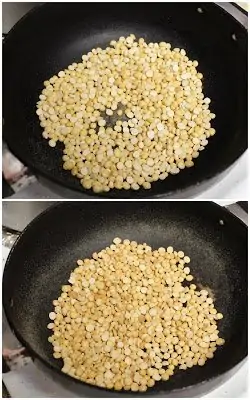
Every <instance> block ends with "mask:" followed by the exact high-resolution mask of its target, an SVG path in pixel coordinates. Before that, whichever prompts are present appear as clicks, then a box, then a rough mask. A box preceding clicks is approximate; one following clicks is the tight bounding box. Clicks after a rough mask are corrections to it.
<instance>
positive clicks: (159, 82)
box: [36, 34, 215, 193]
mask: <svg viewBox="0 0 250 400" xmlns="http://www.w3.org/2000/svg"><path fill="white" fill-rule="evenodd" d="M197 66H198V62H197V61H196V60H195V61H191V60H190V59H189V58H188V57H187V55H186V52H185V50H184V49H179V48H174V49H172V50H171V45H170V44H169V43H165V42H161V43H148V44H147V43H146V42H145V40H144V39H142V38H140V39H139V40H138V41H137V40H136V38H135V35H133V34H131V35H130V36H128V37H127V38H125V37H120V39H119V40H118V41H115V40H112V41H111V42H110V46H109V47H107V48H106V49H101V48H96V49H93V50H92V51H91V52H89V53H88V54H86V55H83V56H82V62H79V63H73V64H72V65H69V67H68V68H66V69H65V70H63V71H60V72H59V73H58V75H57V76H56V75H55V76H53V77H51V78H50V79H49V80H47V81H45V82H44V86H45V88H44V89H43V90H42V93H41V95H40V96H39V101H38V103H37V111H36V112H37V115H38V116H39V118H40V125H41V127H42V128H43V130H44V131H43V137H44V138H45V139H47V140H48V141H49V142H48V143H49V145H50V146H51V147H55V146H56V144H57V142H62V143H63V144H64V151H63V153H64V154H63V156H62V159H63V168H64V169H65V170H69V171H70V172H71V174H72V175H73V176H75V177H76V178H78V179H80V182H81V184H82V186H83V187H84V188H85V189H92V190H93V191H94V192H96V193H99V192H108V191H110V190H111V189H113V188H116V189H125V190H128V189H133V190H138V189H139V188H140V187H142V188H144V189H150V188H151V184H152V182H155V181H158V180H164V179H166V178H167V176H168V175H169V174H173V175H175V174H178V173H179V172H180V171H181V170H182V169H184V168H186V167H187V168H189V167H192V166H193V165H194V160H195V159H196V158H197V157H198V156H199V153H200V151H202V150H204V148H205V146H206V145H207V144H208V139H209V138H210V137H211V136H213V135H214V134H215V129H214V128H212V127H211V122H210V121H211V119H213V118H215V114H213V113H212V112H210V110H209V103H210V99H209V98H207V97H206V98H205V97H204V94H203V92H202V78H203V76H202V74H201V73H199V72H198V71H197Z"/></svg>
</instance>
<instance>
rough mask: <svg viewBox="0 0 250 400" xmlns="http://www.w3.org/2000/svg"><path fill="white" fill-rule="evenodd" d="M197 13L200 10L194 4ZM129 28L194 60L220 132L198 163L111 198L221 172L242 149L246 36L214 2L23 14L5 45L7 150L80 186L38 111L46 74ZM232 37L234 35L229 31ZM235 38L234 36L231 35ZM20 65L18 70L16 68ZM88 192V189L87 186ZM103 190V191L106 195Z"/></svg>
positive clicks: (156, 191)
mask: <svg viewBox="0 0 250 400" xmlns="http://www.w3.org/2000/svg"><path fill="white" fill-rule="evenodd" d="M198 9H199V10H202V12H199V10H198ZM130 33H134V34H135V35H136V36H137V37H143V38H145V40H146V41H148V42H150V41H157V42H160V41H167V42H170V43H171V44H172V46H173V47H179V48H184V49H185V50H186V51H187V54H188V56H189V57H190V58H191V59H197V60H198V61H199V71H200V72H202V74H203V75H204V93H205V95H206V96H208V97H210V98H211V99H212V103H211V111H212V112H214V113H215V114H216V115H217V117H216V119H215V120H214V124H213V126H214V127H215V129H216V131H217V133H216V135H215V136H214V137H213V138H210V140H209V145H208V146H207V148H206V150H205V151H204V152H202V153H201V154H200V157H199V158H198V159H197V160H196V162H195V167H193V168H191V169H185V170H184V171H181V173H180V174H179V175H177V176H170V177H168V178H167V179H166V180H165V181H163V182H156V183H154V184H153V187H152V190H150V191H147V190H143V189H141V190H139V191H138V192H135V191H124V190H123V191H118V190H117V191H116V190H112V191H111V192H109V193H108V194H106V196H108V197H121V196H122V197H138V196H140V197H141V196H142V197H144V196H149V195H160V194H163V193H172V192H175V191H178V190H181V189H184V188H187V187H192V186H193V185H196V184H198V183H200V182H202V181H203V180H205V179H207V178H210V177H212V176H214V175H215V174H217V173H218V172H221V171H223V170H224V169H225V168H226V167H228V166H229V165H230V164H231V163H232V162H233V161H235V160H236V159H237V157H239V156H240V155H241V154H242V153H243V151H244V150H245V149H246V147H247V144H246V143H247V134H246V132H247V128H246V127H247V113H246V107H247V100H246V99H247V58H246V57H247V50H246V49H247V34H246V33H244V30H242V29H241V28H240V26H239V24H238V23H237V22H236V21H235V20H234V19H233V18H232V17H231V16H230V15H228V14H226V13H225V12H224V11H223V10H221V9H220V8H219V7H218V6H215V5H214V4H209V3H201V4H200V3H187V4H186V3H185V4H184V3H179V4H178V3H161V4H160V3H158V4H157V7H155V6H154V4H153V3H146V4H143V7H142V5H141V4H140V3H130V4H129V5H128V4H125V3H114V4H112V6H111V5H108V3H106V4H100V3H99V4H98V5H95V4H93V3H84V4H83V3H65V4H63V5H60V7H59V6H58V5H57V4H55V3H54V4H53V3H52V4H47V5H44V6H41V7H38V8H37V9H36V10H35V11H33V12H32V13H31V14H30V15H28V16H27V17H25V18H24V19H23V20H22V21H21V22H20V23H19V24H18V25H17V26H16V28H15V29H14V31H13V32H12V33H10V34H9V37H8V38H7V40H6V43H5V46H4V55H3V60H4V65H3V68H4V121H5V126H4V128H5V129H4V130H5V134H6V135H5V136H6V141H7V143H8V145H9V146H10V148H11V150H12V151H13V152H14V153H15V154H16V155H17V156H18V157H19V158H20V159H21V160H23V161H24V162H25V163H26V164H27V165H29V166H30V167H33V168H35V169H36V171H37V172H39V173H40V174H42V175H45V176H46V177H48V178H50V179H52V180H55V181H56V182H58V183H61V184H63V185H64V186H67V187H69V188H71V189H75V190H80V191H83V188H82V187H81V185H80V182H79V181H78V179H76V178H74V177H72V176H71V174H70V173H69V172H67V171H64V170H63V169H62V159H61V156H62V150H63V147H62V146H60V145H58V146H57V147H56V148H55V149H52V148H50V147H49V146H48V144H47V141H46V140H44V139H43V138H42V136H41V133H42V129H41V128H40V126H39V120H38V118H37V116H36V114H35V111H36V102H37V101H38V96H39V94H40V92H41V90H42V89H43V81H45V80H47V79H48V78H50V77H51V76H53V75H54V74H57V73H58V72H59V71H60V70H62V69H64V68H66V67H67V66H68V65H69V64H71V63H72V62H78V61H80V60H81V55H82V54H84V53H87V52H88V51H90V50H91V49H92V48H93V47H102V48H104V47H106V46H107V45H108V43H109V42H110V40H111V39H117V38H119V37H120V36H126V35H128V34H130ZM232 35H234V36H232ZM233 38H236V40H234V39H233ZM17 70H18V73H17ZM88 193H89V194H92V192H91V191H88ZM103 195H105V194H103Z"/></svg>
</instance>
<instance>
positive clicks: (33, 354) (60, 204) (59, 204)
mask: <svg viewBox="0 0 250 400" xmlns="http://www.w3.org/2000/svg"><path fill="white" fill-rule="evenodd" d="M114 201H115V200H114ZM116 201H117V200H116ZM75 202H76V203H83V202H81V201H75ZM75 202H71V201H61V202H56V203H55V204H53V205H51V206H49V207H48V208H47V209H46V210H44V211H43V212H41V213H40V214H39V215H37V216H36V217H35V218H34V219H33V220H32V221H31V222H30V223H29V224H28V225H27V226H26V227H25V229H24V230H23V231H22V232H21V233H20V235H19V236H18V238H17V239H16V241H15V243H14V245H13V246H12V248H11V250H10V252H9V254H8V257H7V260H6V263H5V267H4V271H3V282H4V276H5V271H6V269H7V267H8V264H9V262H10V259H11V257H12V253H13V252H14V251H15V248H16V246H17V244H18V243H19V241H20V240H22V238H23V236H24V235H25V234H26V231H27V230H28V229H30V227H31V226H33V225H34V224H35V223H36V222H37V221H39V220H40V219H42V218H43V216H44V215H45V214H47V213H49V212H51V211H53V209H56V208H60V207H63V206H64V205H65V204H72V203H75ZM97 202H98V203H102V202H101V201H96V203H97ZM171 202H175V201H171ZM188 202H189V201H186V203H188ZM202 203H203V202H202ZM204 203H205V202H204ZM206 203H209V205H210V206H212V207H214V209H220V210H221V211H222V212H223V213H224V215H230V216H231V217H233V218H234V219H235V220H236V221H237V223H239V224H240V225H241V226H242V227H244V229H246V230H247V231H248V226H247V225H246V224H245V223H244V222H243V221H242V220H241V219H240V218H238V217H237V216H236V215H234V214H233V213H232V212H230V211H229V210H228V209H227V208H225V207H223V206H220V205H219V204H216V203H214V202H212V201H206ZM104 204H107V203H106V202H104ZM3 308H4V312H5V315H6V318H7V321H8V323H9V326H10V328H11V330H12V331H13V332H14V334H15V336H16V338H17V339H18V340H19V342H20V343H21V344H23V345H24V347H25V348H26V349H27V350H28V352H29V353H30V355H31V357H32V358H33V357H34V358H37V359H38V360H39V361H41V362H42V364H43V365H45V366H46V367H49V368H50V369H52V370H53V371H55V372H57V373H58V375H61V376H65V377H66V378H67V379H70V380H71V382H75V383H77V384H81V385H87V386H89V387H91V388H95V389H96V388H97V389H99V390H102V391H105V392H107V393H111V392H112V393H122V394H123V395H124V394H125V395H131V393H132V392H131V391H130V390H129V391H125V390H120V391H118V390H117V391H116V390H114V389H106V388H102V387H99V386H97V385H92V384H90V383H87V382H83V381H80V380H79V379H76V378H74V377H72V376H70V375H67V374H65V373H64V372H62V371H61V370H60V369H59V368H58V367H56V366H55V365H51V364H50V363H49V362H48V361H46V360H44V359H43V357H42V356H40V355H39V354H38V353H37V352H36V351H35V350H33V348H32V346H30V345H29V343H27V342H26V340H25V339H24V337H23V335H22V334H21V333H19V329H18V328H17V327H16V326H15V323H14V321H12V318H11V316H10V313H9V305H8V304H7V301H6V295H5V290H4V284H3ZM245 329H246V333H247V324H246V325H245ZM243 333H244V331H243ZM247 355H248V348H247V346H246V349H245V351H244V353H243V356H241V357H240V359H239V360H235V361H233V364H232V365H231V367H230V368H227V366H226V365H225V364H224V365H223V367H222V372H221V373H219V374H216V373H213V374H212V375H211V376H210V377H209V378H208V379H205V380H202V381H200V382H197V383H195V384H193V385H189V386H185V387H182V388H175V389H165V388H164V389H162V392H164V393H170V392H173V393H174V392H182V391H183V390H186V389H188V388H192V387H194V386H197V385H202V384H204V383H205V382H211V381H212V380H213V379H215V378H217V377H221V376H223V375H224V374H225V373H226V372H229V371H231V370H232V369H233V368H234V367H235V366H236V365H238V364H239V363H240V362H242V361H243V360H244V359H245V358H246V357H247ZM147 392H148V394H147ZM147 392H144V393H143V395H145V396H152V394H153V393H152V391H151V390H149V391H147ZM138 393H140V392H138Z"/></svg>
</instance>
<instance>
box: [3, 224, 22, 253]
mask: <svg viewBox="0 0 250 400" xmlns="http://www.w3.org/2000/svg"><path fill="white" fill-rule="evenodd" d="M20 234H21V232H19V231H17V230H15V229H12V228H8V227H7V226H5V225H3V226H2V244H3V246H5V247H8V248H9V249H11V248H12V246H13V245H14V243H15V241H16V240H17V238H18V237H19V235H20Z"/></svg>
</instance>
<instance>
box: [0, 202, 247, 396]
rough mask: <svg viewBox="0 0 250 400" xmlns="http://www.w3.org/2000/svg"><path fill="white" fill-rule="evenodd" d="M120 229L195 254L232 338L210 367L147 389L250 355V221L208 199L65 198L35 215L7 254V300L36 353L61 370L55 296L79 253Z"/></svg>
mask: <svg viewBox="0 0 250 400" xmlns="http://www.w3.org/2000/svg"><path fill="white" fill-rule="evenodd" d="M116 236H119V237H121V238H123V239H125V238H129V239H130V240H136V241H137V242H142V243H143V242H147V243H148V244H149V245H151V246H152V247H153V248H158V247H159V246H166V247H167V246H169V245H172V246H173V247H174V248H175V249H177V250H183V251H184V252H185V253H186V254H188V255H189V256H190V258H191V263H190V268H191V271H192V273H193V275H194V277H195V281H194V283H196V284H197V285H198V287H206V288H209V290H211V292H212V294H213V296H214V299H215V306H216V308H218V310H220V312H222V313H223V314H224V318H223V320H221V321H219V330H220V332H221V335H222V337H223V338H225V340H226V343H225V345H224V346H222V347H221V348H219V349H218V351H217V352H216V353H215V356H214V358H213V359H212V360H209V361H208V362H207V363H206V364H205V366H204V367H194V368H192V369H190V370H188V371H179V372H177V373H176V374H175V375H174V376H173V377H172V378H171V379H170V380H169V381H168V382H160V383H157V384H156V385H155V386H154V387H153V388H151V389H149V390H148V391H147V392H146V394H153V393H158V392H159V391H171V390H174V389H183V388H185V387H188V386H190V385H194V384H198V383H201V382H204V381H207V380H209V379H211V378H213V377H216V376H219V375H220V374H222V373H223V372H225V371H227V370H229V369H230V368H232V367H233V366H234V365H236V364H237V363H239V362H240V361H241V360H242V359H243V358H244V357H245V356H246V355H247V228H246V226H245V225H244V224H243V223H242V222H241V221H240V220H238V219H237V218H236V217H234V216H233V215H232V214H230V213H229V212H228V211H226V210H224V209H223V208H221V207H219V206H217V205H215V204H213V203H208V202H200V203H197V202H196V203H191V202H157V203H149V202H146V203H142V202H129V203H121V202H105V203H104V202H88V203H86V202H84V203H81V202H72V203H67V202H65V203H63V204H60V205H57V206H55V207H52V208H50V209H48V210H47V211H45V212H44V213H43V214H41V215H40V216H38V217H37V218H36V219H35V220H34V221H33V222H31V224H30V225H29V226H28V227H27V228H26V229H25V231H24V232H23V233H22V234H21V236H20V238H19V239H18V241H17V242H16V244H15V246H14V248H13V249H12V251H11V253H10V255H9V258H8V260H7V263H6V266H5V270H4V277H3V302H4V309H5V312H6V315H7V318H8V321H9V323H10V325H11V327H12V328H13V329H14V331H15V333H16V335H17V337H18V339H19V340H20V341H21V342H22V343H23V344H24V345H25V346H26V347H27V349H28V350H30V352H31V354H32V355H34V356H35V357H38V358H39V359H40V360H42V361H43V362H44V363H45V364H46V365H47V366H49V367H51V368H53V369H55V370H57V371H58V372H59V373H61V374H62V372H61V371H60V369H61V367H62V364H61V361H60V360H55V359H54V358H53V357H52V346H51V344H49V343H48V341H47V339H48V336H49V334H50V331H49V330H48V329H47V324H48V322H49V318H48V314H49V312H50V311H52V309H53V306H52V301H53V300H54V299H56V298H57V297H58V296H59V294H60V288H61V285H62V284H64V283H66V282H67V280H68V278H69V275H70V272H71V271H72V270H73V269H74V268H75V266H76V260H77V259H79V258H86V257H91V254H92V253H93V252H94V251H98V250H101V249H102V248H105V247H106V246H108V245H109V244H110V243H111V242H112V240H113V238H114V237H116ZM201 285H202V286H201ZM64 376H65V375H64ZM69 379H73V378H69ZM78 382H79V381H78ZM79 384H80V383H79ZM81 384H82V383H81Z"/></svg>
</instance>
